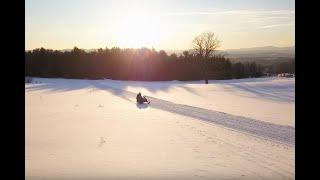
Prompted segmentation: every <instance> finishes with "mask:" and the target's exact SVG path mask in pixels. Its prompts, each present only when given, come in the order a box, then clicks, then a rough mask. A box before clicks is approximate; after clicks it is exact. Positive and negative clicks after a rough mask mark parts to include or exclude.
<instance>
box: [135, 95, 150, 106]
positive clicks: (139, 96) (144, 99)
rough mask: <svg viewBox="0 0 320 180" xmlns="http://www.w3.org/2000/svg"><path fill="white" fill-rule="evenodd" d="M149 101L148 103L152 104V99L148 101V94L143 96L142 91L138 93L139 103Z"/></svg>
mask: <svg viewBox="0 0 320 180" xmlns="http://www.w3.org/2000/svg"><path fill="white" fill-rule="evenodd" d="M145 102H146V103H148V104H150V101H148V99H147V97H146V96H143V97H142V96H141V93H139V94H138V95H137V103H139V104H143V103H145Z"/></svg>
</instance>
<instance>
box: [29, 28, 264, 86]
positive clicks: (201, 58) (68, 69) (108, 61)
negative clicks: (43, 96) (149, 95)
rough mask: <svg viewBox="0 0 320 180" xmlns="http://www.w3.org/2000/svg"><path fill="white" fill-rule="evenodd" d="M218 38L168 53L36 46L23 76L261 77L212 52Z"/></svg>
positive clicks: (251, 67) (205, 36)
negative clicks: (37, 47)
mask: <svg viewBox="0 0 320 180" xmlns="http://www.w3.org/2000/svg"><path fill="white" fill-rule="evenodd" d="M219 45H220V41H219V40H218V39H217V38H216V36H215V34H214V33H212V32H204V33H202V34H200V35H198V36H196V37H195V38H194V40H193V51H192V52H188V51H184V52H183V55H180V56H177V55H176V54H174V53H173V54H171V55H168V54H167V53H166V52H165V51H163V50H161V51H159V52H158V51H156V50H155V49H147V48H140V49H120V48H117V47H113V48H111V49H108V48H105V49H98V50H96V51H92V52H86V51H84V50H82V49H79V48H77V47H75V48H74V49H73V50H72V51H70V52H61V51H54V50H49V49H44V48H41V49H35V50H32V51H27V52H26V75H27V76H37V77H63V78H89V79H102V78H108V79H119V80H145V81H157V80H158V81H159V80H201V79H205V82H206V84H208V79H231V78H245V77H258V76H261V75H262V73H261V69H260V68H259V67H258V66H257V65H256V64H255V63H254V62H253V63H246V64H242V63H236V64H234V65H233V64H231V63H230V61H229V59H227V58H225V57H223V56H221V55H215V50H216V48H218V47H219Z"/></svg>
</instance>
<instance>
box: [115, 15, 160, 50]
mask: <svg viewBox="0 0 320 180" xmlns="http://www.w3.org/2000/svg"><path fill="white" fill-rule="evenodd" d="M119 22H120V23H119V24H118V28H117V32H116V36H117V37H116V38H117V43H118V44H119V45H120V46H122V47H132V48H139V47H152V46H154V45H155V44H156V43H159V41H161V39H160V33H161V29H160V25H159V24H160V22H159V21H158V20H157V19H156V18H155V17H154V16H152V15H150V14H148V13H141V12H133V13H128V14H126V15H125V16H123V18H122V19H121V20H120V21H119Z"/></svg>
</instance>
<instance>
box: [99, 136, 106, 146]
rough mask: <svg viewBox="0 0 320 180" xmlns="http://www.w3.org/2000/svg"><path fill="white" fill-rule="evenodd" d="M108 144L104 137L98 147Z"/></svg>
mask: <svg viewBox="0 0 320 180" xmlns="http://www.w3.org/2000/svg"><path fill="white" fill-rule="evenodd" d="M105 143H106V140H105V139H104V138H103V137H100V142H99V144H98V147H102V146H103V145H104V144H105Z"/></svg>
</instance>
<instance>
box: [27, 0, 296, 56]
mask: <svg viewBox="0 0 320 180" xmlns="http://www.w3.org/2000/svg"><path fill="white" fill-rule="evenodd" d="M25 21H26V29H25V33H26V49H34V48H39V47H44V48H51V49H69V48H73V47H74V46H77V47H79V48H84V49H91V48H100V47H101V48H105V47H106V46H107V47H109V48H110V47H113V46H118V47H122V48H123V47H134V48H138V47H154V48H155V49H156V50H159V49H188V48H191V47H192V39H193V38H194V36H196V35H197V34H200V33H202V32H203V31H212V32H214V33H215V34H216V35H217V36H218V38H219V39H220V40H221V48H220V49H233V48H246V47H256V46H280V47H282V46H294V43H295V42H294V40H295V39H294V36H295V2H294V0H241V1H240V0H202V1H201V0H197V1H195V0H161V1H160V0H158V1H156V0H154V1H152V0H148V1H147V0H136V1H134V0H123V1H121V0H26V17H25Z"/></svg>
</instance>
